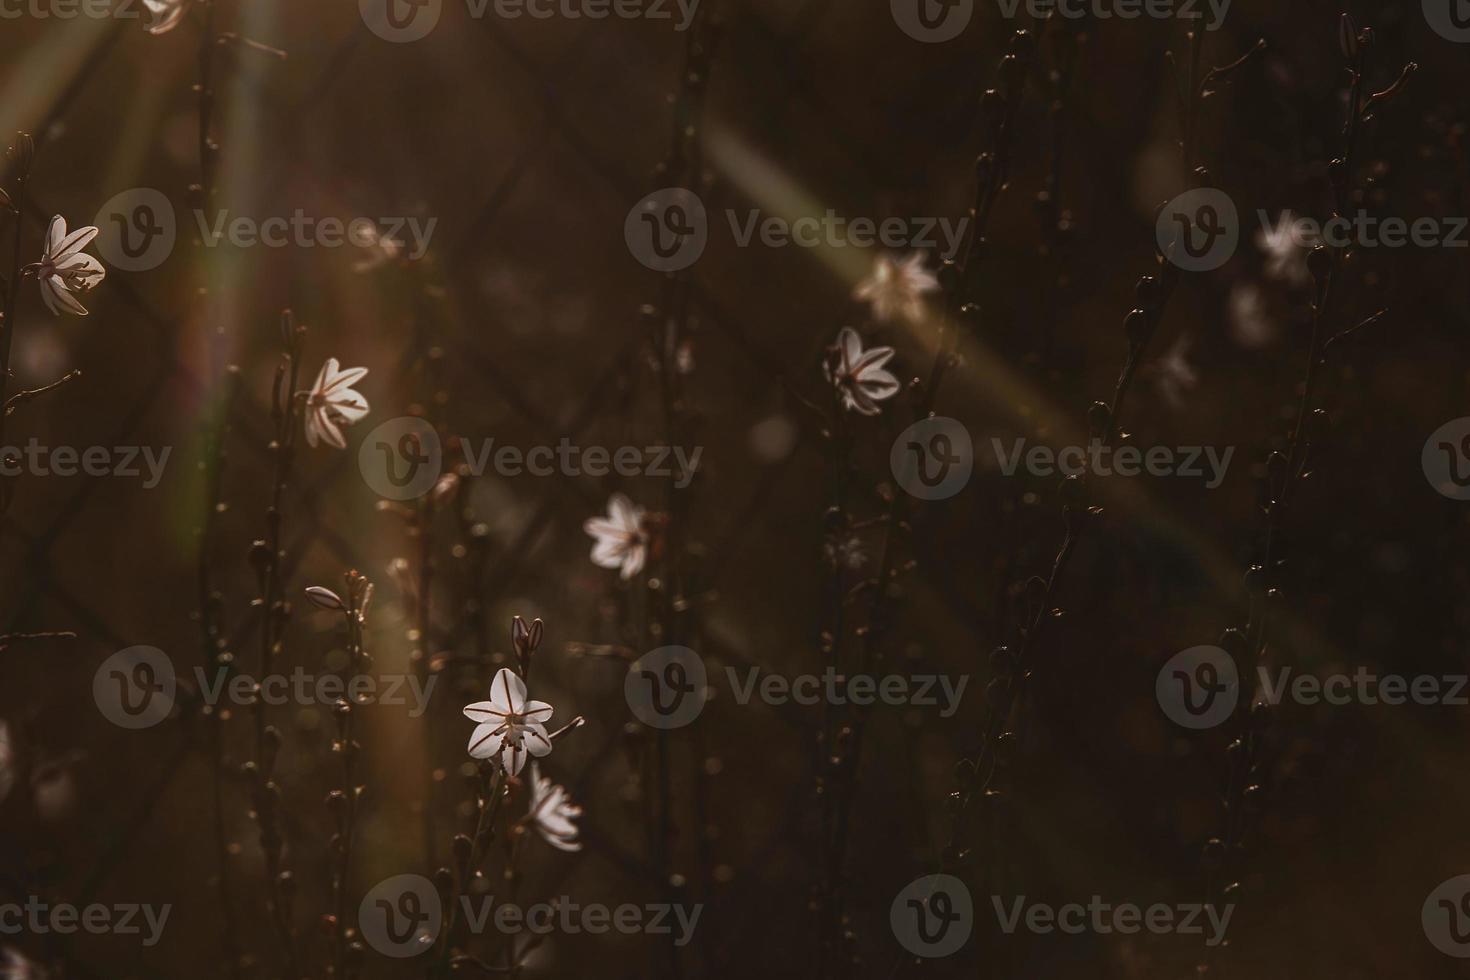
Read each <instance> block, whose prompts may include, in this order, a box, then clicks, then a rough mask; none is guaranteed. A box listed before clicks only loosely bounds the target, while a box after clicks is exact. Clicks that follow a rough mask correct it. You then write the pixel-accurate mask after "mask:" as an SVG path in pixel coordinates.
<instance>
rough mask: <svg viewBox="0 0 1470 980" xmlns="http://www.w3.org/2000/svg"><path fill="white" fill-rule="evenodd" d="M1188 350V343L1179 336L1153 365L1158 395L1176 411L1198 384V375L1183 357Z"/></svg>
mask: <svg viewBox="0 0 1470 980" xmlns="http://www.w3.org/2000/svg"><path fill="white" fill-rule="evenodd" d="M1188 350H1189V343H1188V341H1186V340H1185V339H1184V337H1183V336H1180V338H1179V339H1178V340H1177V341H1175V342H1174V346H1173V347H1171V348H1169V352H1168V353H1167V354H1165V355H1164V356H1163V357H1162V358H1160V359H1159V360H1158V361H1156V362H1155V363H1154V365H1153V369H1154V381H1155V383H1156V384H1158V386H1159V394H1161V395H1163V396H1164V400H1165V401H1166V402H1168V403H1169V404H1170V405H1171V406H1172V407H1174V408H1176V409H1177V408H1182V407H1183V406H1184V396H1185V395H1186V394H1188V393H1189V392H1191V391H1193V390H1194V387H1195V385H1197V384H1198V383H1199V375H1197V374H1196V373H1195V370H1194V368H1193V367H1192V366H1191V365H1190V363H1189V361H1188V359H1187V358H1185V356H1184V355H1185V353H1186V352H1187V351H1188Z"/></svg>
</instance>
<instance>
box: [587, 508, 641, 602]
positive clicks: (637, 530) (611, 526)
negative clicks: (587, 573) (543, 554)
mask: <svg viewBox="0 0 1470 980" xmlns="http://www.w3.org/2000/svg"><path fill="white" fill-rule="evenodd" d="M582 530H584V531H586V532H587V533H588V534H590V535H592V538H593V540H594V542H595V543H594V544H593V545H592V564H594V565H596V566H597V567H598V568H617V569H621V572H620V575H621V577H622V579H623V580H624V581H627V580H628V579H630V578H632V577H633V576H634V575H637V574H638V573H639V572H641V571H643V564H644V562H646V561H647V560H648V530H647V529H646V528H645V527H644V526H643V508H642V507H639V506H637V505H636V504H634V503H633V501H631V500H629V499H628V498H627V497H626V496H624V495H623V494H621V493H615V494H613V495H612V497H611V498H610V499H609V500H608V502H607V516H606V517H589V518H587V520H586V521H585V522H584V523H583V524H582Z"/></svg>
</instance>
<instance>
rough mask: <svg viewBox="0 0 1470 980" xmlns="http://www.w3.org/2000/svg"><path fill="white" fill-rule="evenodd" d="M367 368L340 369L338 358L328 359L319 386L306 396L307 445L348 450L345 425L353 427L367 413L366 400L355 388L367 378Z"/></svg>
mask: <svg viewBox="0 0 1470 980" xmlns="http://www.w3.org/2000/svg"><path fill="white" fill-rule="evenodd" d="M367 373H368V369H367V368H364V367H359V368H348V369H347V370H346V371H343V370H342V369H341V366H340V365H339V364H338V363H337V359H336V358H335V357H329V358H327V363H325V364H323V365H322V369H321V372H320V373H318V374H317V376H316V384H314V385H312V386H311V391H309V392H307V394H306V444H307V445H308V446H312V447H313V448H315V446H316V444H317V443H318V442H325V443H326V444H327V445H329V446H331V447H332V448H333V449H346V448H347V440H346V439H344V438H343V437H342V429H341V428H340V427H341V426H343V425H351V424H352V423H354V422H356V421H358V420H359V419H361V418H362V417H363V416H364V415H366V414H367V413H368V403H367V399H366V398H364V397H362V396H361V395H359V394H358V393H357V392H355V391H353V390H352V386H353V385H355V384H357V382H359V381H361V380H362V379H363V378H365V377H367Z"/></svg>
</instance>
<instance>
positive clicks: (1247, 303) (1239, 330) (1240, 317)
mask: <svg viewBox="0 0 1470 980" xmlns="http://www.w3.org/2000/svg"><path fill="white" fill-rule="evenodd" d="M1229 307H1230V337H1231V339H1233V340H1234V341H1235V342H1236V343H1237V344H1239V345H1240V346H1242V347H1245V348H1247V349H1249V350H1257V349H1259V348H1262V347H1265V346H1266V345H1267V344H1269V343H1271V341H1272V340H1274V339H1275V337H1276V325H1275V324H1273V323H1272V322H1271V317H1270V315H1269V314H1268V313H1267V312H1266V297H1265V296H1264V295H1262V291H1261V287H1260V286H1258V285H1257V284H1256V283H1253V282H1240V283H1236V284H1235V287H1234V288H1233V289H1231V290H1230V301H1229Z"/></svg>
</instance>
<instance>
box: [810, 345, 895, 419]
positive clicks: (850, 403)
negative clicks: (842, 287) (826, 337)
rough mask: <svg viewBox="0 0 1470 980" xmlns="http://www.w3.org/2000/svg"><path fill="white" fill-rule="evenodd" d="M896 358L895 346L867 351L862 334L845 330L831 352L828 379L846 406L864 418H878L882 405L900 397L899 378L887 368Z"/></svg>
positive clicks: (828, 360) (827, 366)
mask: <svg viewBox="0 0 1470 980" xmlns="http://www.w3.org/2000/svg"><path fill="white" fill-rule="evenodd" d="M892 358H893V348H892V347H874V348H872V349H871V350H866V351H865V350H863V341H862V338H861V337H859V336H858V332H857V331H856V330H854V329H852V327H843V328H842V330H841V332H840V333H838V334H837V343H836V344H834V345H833V346H832V347H831V348H829V349H828V356H827V362H826V364H825V365H824V366H823V369H824V370H825V371H826V374H827V380H828V381H830V382H832V384H833V385H834V386H836V388H837V391H838V393H840V394H841V395H842V404H843V405H845V406H846V407H847V408H848V409H850V410H852V411H855V412H861V413H862V414H863V415H877V414H878V412H879V408H878V402H881V401H883V400H884V399H886V398H892V397H893V396H894V395H896V394H898V389H899V384H898V379H897V378H895V377H894V376H893V375H892V374H891V373H890V372H888V371H887V370H885V369H884V365H885V364H887V363H888V362H889V360H891V359H892Z"/></svg>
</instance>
